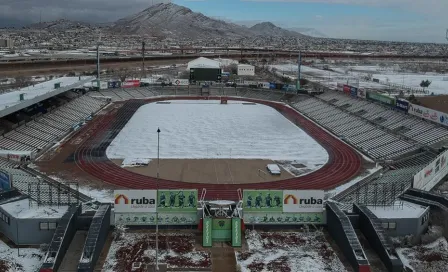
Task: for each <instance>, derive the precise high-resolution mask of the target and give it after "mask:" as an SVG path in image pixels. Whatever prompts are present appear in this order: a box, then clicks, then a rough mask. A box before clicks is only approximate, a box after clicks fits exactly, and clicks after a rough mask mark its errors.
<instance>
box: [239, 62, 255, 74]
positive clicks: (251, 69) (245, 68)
mask: <svg viewBox="0 0 448 272" xmlns="http://www.w3.org/2000/svg"><path fill="white" fill-rule="evenodd" d="M238 75H239V76H254V75H255V66H253V65H249V64H238Z"/></svg>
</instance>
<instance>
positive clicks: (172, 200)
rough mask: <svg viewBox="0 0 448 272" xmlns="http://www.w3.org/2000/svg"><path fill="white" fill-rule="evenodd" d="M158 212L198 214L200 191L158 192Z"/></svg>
mask: <svg viewBox="0 0 448 272" xmlns="http://www.w3.org/2000/svg"><path fill="white" fill-rule="evenodd" d="M157 199H158V205H157V211H158V212H182V213H186V212H193V213H196V212H197V208H198V190H182V189H181V190H158V191H157Z"/></svg>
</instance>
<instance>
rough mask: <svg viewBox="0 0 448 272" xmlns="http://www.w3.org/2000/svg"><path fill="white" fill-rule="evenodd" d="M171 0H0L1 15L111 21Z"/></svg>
mask: <svg viewBox="0 0 448 272" xmlns="http://www.w3.org/2000/svg"><path fill="white" fill-rule="evenodd" d="M162 2H165V3H166V2H171V1H169V0H130V1H123V0H0V18H2V20H3V21H5V20H6V19H10V20H11V21H14V20H22V21H23V20H24V18H26V21H28V22H38V21H39V20H40V16H41V15H42V21H52V20H56V19H61V18H64V19H70V20H78V21H87V22H110V21H115V20H117V19H119V18H122V17H126V16H128V15H130V14H133V13H136V12H139V11H142V10H143V9H146V8H148V7H149V6H150V5H152V4H157V3H162Z"/></svg>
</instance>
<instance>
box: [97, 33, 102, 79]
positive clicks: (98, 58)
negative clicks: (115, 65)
mask: <svg viewBox="0 0 448 272" xmlns="http://www.w3.org/2000/svg"><path fill="white" fill-rule="evenodd" d="M102 44H103V43H102V42H101V32H100V34H99V36H98V41H97V43H96V80H97V82H98V87H99V84H100V45H102Z"/></svg>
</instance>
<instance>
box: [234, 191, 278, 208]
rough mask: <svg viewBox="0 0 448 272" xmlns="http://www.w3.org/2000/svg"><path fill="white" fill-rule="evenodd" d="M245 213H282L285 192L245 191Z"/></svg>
mask: <svg viewBox="0 0 448 272" xmlns="http://www.w3.org/2000/svg"><path fill="white" fill-rule="evenodd" d="M243 201H244V203H243V210H244V212H246V211H247V212H262V213H267V212H268V213H270V212H277V213H278V212H282V211H283V191H281V190H244V191H243Z"/></svg>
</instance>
